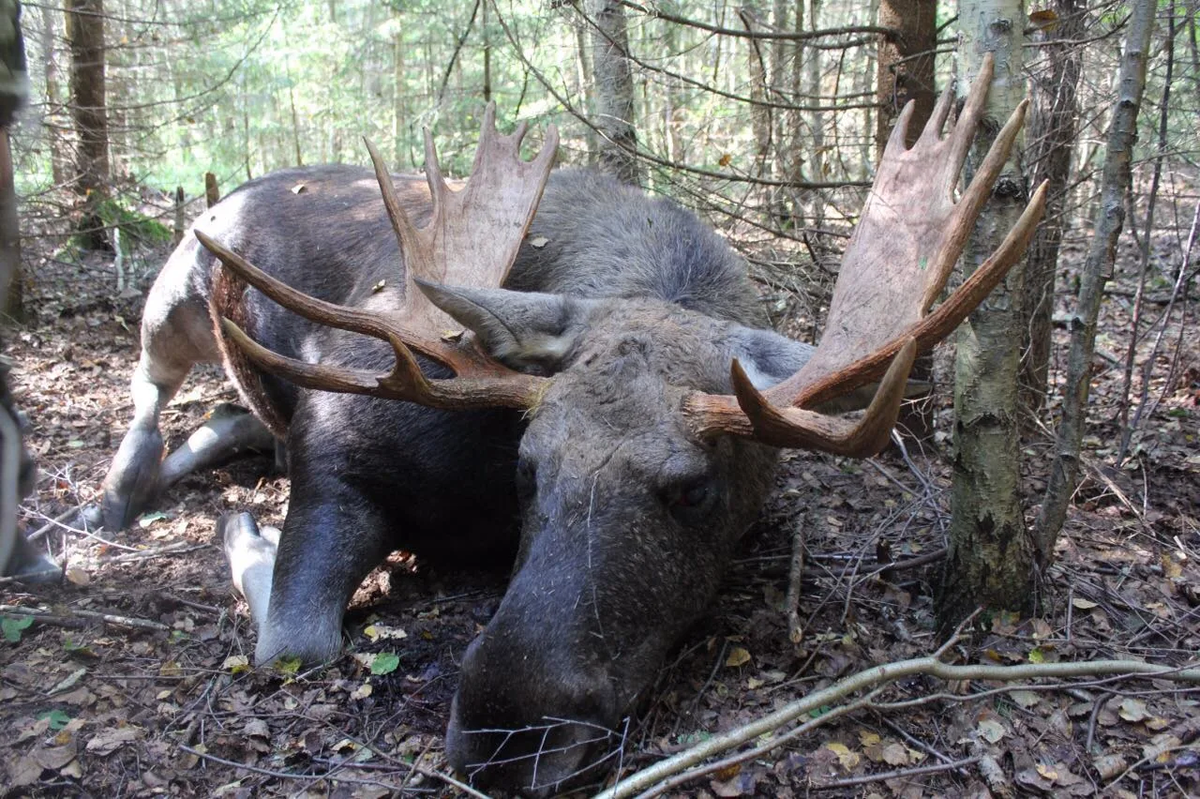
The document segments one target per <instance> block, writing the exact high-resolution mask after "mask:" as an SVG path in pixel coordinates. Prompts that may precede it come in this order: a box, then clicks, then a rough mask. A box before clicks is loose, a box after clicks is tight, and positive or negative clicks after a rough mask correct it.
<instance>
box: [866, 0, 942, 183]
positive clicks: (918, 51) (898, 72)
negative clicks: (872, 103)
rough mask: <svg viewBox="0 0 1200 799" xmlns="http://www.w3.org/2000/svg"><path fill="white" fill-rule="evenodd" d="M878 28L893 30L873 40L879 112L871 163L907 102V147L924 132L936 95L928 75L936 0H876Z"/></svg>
mask: <svg viewBox="0 0 1200 799" xmlns="http://www.w3.org/2000/svg"><path fill="white" fill-rule="evenodd" d="M878 24H879V26H880V27H885V28H893V29H895V30H896V31H897V33H896V34H894V35H889V34H885V35H883V36H881V37H880V40H879V55H878V61H877V64H878V67H877V69H878V71H877V73H876V75H877V77H876V81H875V98H876V99H877V100H878V102H879V112H878V116H877V117H876V122H875V159H876V160H877V161H878V160H879V159H880V158H882V157H883V148H884V147H885V146H886V145H887V140H888V136H890V135H891V134H892V128H893V127H895V123H896V117H898V116H899V115H900V111H901V109H903V108H904V106H905V105H906V104H907V103H908V101H909V100H913V101H914V102H916V104H917V105H916V109H915V110H914V112H913V120H912V124H911V125H909V127H908V146H909V147H911V146H912V145H913V144H914V143H915V142H916V140H917V136H919V135H920V133H921V131H922V130H923V129H924V128H925V122H926V121H928V119H929V117H930V115H931V114H932V113H933V104H934V101H935V100H936V99H937V96H936V95H937V91H936V87H935V86H934V77H933V60H934V59H933V51H934V50H936V49H937V2H936V0H882V2H880V4H879V16H878Z"/></svg>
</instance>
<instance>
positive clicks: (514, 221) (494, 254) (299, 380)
mask: <svg viewBox="0 0 1200 799" xmlns="http://www.w3.org/2000/svg"><path fill="white" fill-rule="evenodd" d="M495 121H496V111H495V105H494V104H492V103H489V104H488V107H487V110H486V112H485V113H484V118H483V127H482V131H481V132H480V137H479V147H478V149H477V150H476V152H475V163H474V166H473V167H472V172H471V177H470V178H469V180H468V181H467V186H466V188H465V189H462V190H461V191H452V190H451V189H450V187H449V186H448V185H447V184H446V182H445V180H443V179H442V174H441V169H440V167H439V166H438V161H437V152H436V150H435V148H434V145H433V137H432V135H431V134H430V132H429V131H428V130H426V131H425V159H426V160H425V173H426V178H427V181H428V183H429V193H430V197H431V200H432V204H433V209H432V215H431V218H430V220H429V222H428V223H427V224H426V225H424V226H423V227H420V228H418V227H417V226H416V225H414V224H413V222H412V220H411V219H410V218H409V216H408V214H407V213H406V212H405V210H404V208H403V206H402V205H401V204H400V201H399V199H398V198H397V196H396V191H395V187H394V186H393V184H392V179H391V175H390V173H389V172H388V170H387V168H386V166H385V164H384V163H383V159H382V158H381V157H380V156H379V153H378V152H377V151H376V149H375V148H374V146H372V145H371V143H370V142H368V143H367V148H368V149H369V150H370V153H371V160H372V162H373V163H374V165H375V175H376V177H377V178H378V180H379V188H380V191H381V192H382V193H383V201H384V206H385V207H386V208H387V213H388V217H389V218H390V219H391V222H392V227H393V229H394V230H395V232H396V236H397V239H398V240H399V242H400V250H401V253H402V254H403V256H404V261H405V267H406V268H405V276H406V277H405V292H404V299H403V303H402V305H401V306H400V308H399V309H398V310H394V311H393V310H389V311H388V312H386V313H385V312H380V311H375V310H365V309H362V308H350V307H346V306H343V305H337V304H334V303H330V302H325V301H323V300H319V299H315V298H313V297H309V296H308V295H306V294H304V293H303V292H300V291H297V290H295V289H293V288H291V287H290V286H288V285H286V284H285V283H283V282H281V281H279V280H277V279H276V278H274V277H272V276H270V275H268V274H267V273H265V272H263V271H262V270H260V269H258V268H257V267H255V266H254V265H253V264H251V263H249V262H248V261H246V260H245V259H244V258H242V257H241V256H239V255H238V254H236V253H234V252H232V251H231V250H229V249H227V248H225V247H223V246H221V245H220V244H219V243H217V242H216V241H214V240H213V239H212V238H211V237H209V236H206V235H205V234H203V233H201V232H200V231H196V237H197V238H198V239H199V240H200V243H201V244H203V245H204V246H205V247H207V248H208V249H209V250H210V251H211V252H212V253H213V255H215V256H216V257H217V258H218V259H220V261H221V263H222V264H223V265H224V267H225V269H227V270H229V272H231V273H232V274H233V275H235V276H236V277H237V278H239V279H241V280H243V281H245V282H246V283H249V284H250V285H252V286H254V287H255V288H257V289H258V290H259V291H261V292H262V293H263V294H265V295H266V296H268V297H270V298H271V299H272V300H274V301H275V302H277V303H279V304H280V305H282V306H283V307H285V308H287V309H288V310H291V311H294V312H295V313H297V314H299V315H301V316H303V317H304V318H306V319H310V320H312V321H314V322H317V323H319V324H323V325H328V326H331V327H337V328H340V329H342V330H349V331H352V332H355V333H362V334H365V335H368V336H373V337H375V338H379V339H383V340H384V341H387V342H388V343H389V344H391V346H392V349H393V351H394V352H395V355H396V364H395V366H394V367H393V368H392V370H391V372H389V373H387V374H382V375H381V374H377V373H374V372H369V371H364V370H361V369H348V368H345V367H340V366H333V365H329V364H312V363H307V362H304V361H299V360H296V359H293V358H287V357H284V356H282V355H279V354H278V353H275V352H272V351H270V350H268V349H266V348H265V347H263V346H261V345H260V344H258V343H257V342H256V341H254V340H253V339H251V338H250V337H249V336H247V335H246V333H245V332H244V331H242V330H241V328H239V327H238V326H237V325H236V324H234V323H233V322H231V321H229V320H228V319H222V320H221V325H222V330H223V332H224V334H225V335H226V336H227V337H228V338H229V339H230V340H232V341H233V342H234V343H235V344H236V345H237V346H238V347H239V348H240V349H241V350H242V351H243V352H244V353H245V354H246V355H247V357H249V358H250V360H251V361H252V362H253V363H254V364H255V365H256V366H258V367H259V368H260V369H262V370H264V371H266V372H269V373H271V374H274V375H277V376H279V377H283V378H285V379H287V380H290V381H292V382H293V383H296V384H297V385H300V386H303V387H305V388H314V389H323V390H327V391H338V392H348V393H356V394H369V395H371V396H375V397H383V398H389V399H403V400H410V401H413V402H420V403H421V404H423V405H428V406H430V407H434V408H442V409H447V410H449V409H469V408H486V407H508V408H529V407H532V406H533V405H535V404H536V403H537V401H538V399H539V397H540V396H541V393H542V391H544V389H545V384H546V382H547V380H546V378H541V377H535V376H532V375H526V374H522V373H520V372H516V371H513V370H511V369H508V368H507V367H505V366H503V365H501V364H499V363H497V362H495V361H493V360H491V359H490V358H488V357H487V356H486V355H484V354H483V353H481V352H480V351H479V350H478V349H477V348H476V347H475V346H474V345H473V343H470V342H462V341H460V342H458V343H453V342H451V341H447V340H445V339H443V338H442V334H443V333H444V332H445V331H446V330H447V329H449V328H451V327H452V326H454V327H457V325H455V323H454V322H453V321H452V320H451V319H450V317H448V316H445V315H443V314H442V312H441V311H440V310H438V309H437V308H436V307H435V306H434V305H433V304H432V303H431V302H429V301H428V300H427V299H426V298H425V297H424V295H423V294H422V293H421V292H420V291H419V290H417V288H416V286H415V284H414V282H413V281H414V278H424V279H428V280H434V281H437V282H443V281H445V282H450V283H453V284H455V285H467V286H498V285H500V284H501V283H502V282H503V281H504V278H505V277H506V276H507V275H508V271H509V269H511V268H512V264H513V261H514V260H515V259H516V256H517V250H518V248H519V247H520V245H521V240H522V239H523V238H524V236H525V231H526V230H527V229H528V227H529V223H530V222H531V221H532V219H533V215H534V212H535V211H536V210H537V204H538V201H539V200H540V199H541V195H542V191H543V189H544V188H545V185H546V179H547V178H548V177H549V174H550V168H551V166H552V165H553V161H554V155H555V152H556V151H557V148H558V131H557V129H556V128H555V127H554V126H553V125H552V126H550V127H549V128H548V129H547V131H546V139H545V142H544V144H543V145H542V149H541V151H540V152H539V153H538V155H537V156H536V157H535V158H534V159H533V160H532V161H522V160H521V158H520V147H521V141H522V139H523V138H524V137H525V132H526V129H527V126H526V125H525V124H524V123H522V124H521V125H520V126H518V128H517V130H516V131H514V132H513V133H512V135H510V136H501V135H500V134H499V133H498V132H497V131H496V125H495ZM481 231H487V233H488V235H487V236H481V235H480V232H481ZM413 350H415V351H416V352H418V353H420V354H421V355H424V356H426V357H428V358H431V359H433V360H435V361H437V362H439V363H441V364H442V365H444V366H446V367H447V368H449V369H450V370H451V371H452V372H454V374H455V379H453V380H431V379H429V378H427V377H425V375H424V374H422V372H421V368H420V366H419V365H418V364H417V361H416V358H415V357H414V355H413Z"/></svg>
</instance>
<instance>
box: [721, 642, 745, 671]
mask: <svg viewBox="0 0 1200 799" xmlns="http://www.w3.org/2000/svg"><path fill="white" fill-rule="evenodd" d="M749 662H750V653H749V652H748V651H747V650H746V648H745V647H741V646H735V647H734V648H733V649H731V650H730V651H729V657H727V658H725V665H726V666H728V667H730V668H737V667H738V666H745V665H746V664H747V663H749Z"/></svg>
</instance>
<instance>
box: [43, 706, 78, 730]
mask: <svg viewBox="0 0 1200 799" xmlns="http://www.w3.org/2000/svg"><path fill="white" fill-rule="evenodd" d="M42 719H50V729H51V730H55V731H57V730H61V729H62V728H63V727H65V726H67V722H69V721H70V720H71V717H70V716H68V715H67V714H66V713H65V712H63V711H61V710H47V711H46V712H45V713H41V714H39V715H38V721H41V720H42Z"/></svg>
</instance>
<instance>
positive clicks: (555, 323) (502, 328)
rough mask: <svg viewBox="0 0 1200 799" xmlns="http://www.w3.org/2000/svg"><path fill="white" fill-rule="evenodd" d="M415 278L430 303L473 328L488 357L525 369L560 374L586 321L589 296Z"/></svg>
mask: <svg viewBox="0 0 1200 799" xmlns="http://www.w3.org/2000/svg"><path fill="white" fill-rule="evenodd" d="M414 280H415V282H416V284H417V287H418V288H420V289H421V292H422V293H423V294H424V295H425V296H426V297H428V298H429V301H430V302H432V303H433V304H434V305H436V306H437V307H438V308H440V309H442V310H443V311H445V312H446V313H447V314H449V315H450V316H452V317H453V318H454V319H455V320H457V321H458V322H460V323H461V324H462V325H463V326H465V327H467V328H468V329H470V330H471V331H472V332H474V333H475V335H476V336H478V337H479V342H480V343H481V344H482V345H483V348H484V349H485V350H487V352H488V354H489V355H491V356H492V357H493V358H495V359H496V360H498V361H500V362H501V363H503V364H504V365H505V366H508V367H510V368H513V369H518V370H520V371H523V372H531V373H534V374H553V373H555V372H557V371H558V370H559V369H560V368H561V366H562V362H563V360H564V359H565V358H566V356H567V354H568V353H569V352H570V351H571V348H572V347H573V346H574V344H575V341H576V340H577V339H578V338H579V335H580V334H581V333H582V332H583V330H584V327H585V324H586V321H587V315H588V314H587V311H588V307H589V303H588V301H586V300H579V299H575V298H572V297H564V296H562V295H560V294H540V293H535V292H525V291H508V290H506V289H475V288H459V287H452V286H442V285H439V284H437V283H430V282H429V281H426V280H421V279H420V278H414Z"/></svg>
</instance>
